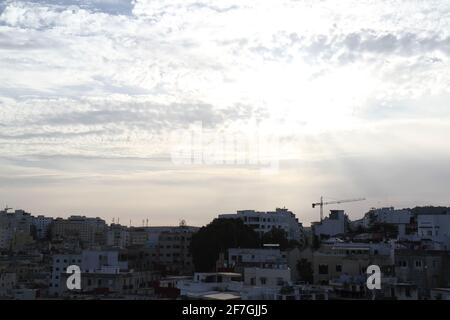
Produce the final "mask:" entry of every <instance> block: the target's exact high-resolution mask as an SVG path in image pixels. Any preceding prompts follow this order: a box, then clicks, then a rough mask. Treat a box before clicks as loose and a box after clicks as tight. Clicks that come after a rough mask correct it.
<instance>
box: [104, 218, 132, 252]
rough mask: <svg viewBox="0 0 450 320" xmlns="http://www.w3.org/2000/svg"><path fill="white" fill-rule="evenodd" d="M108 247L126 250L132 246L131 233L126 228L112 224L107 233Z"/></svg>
mask: <svg viewBox="0 0 450 320" xmlns="http://www.w3.org/2000/svg"><path fill="white" fill-rule="evenodd" d="M106 245H107V246H112V247H118V248H126V247H127V246H129V245H130V231H129V230H128V228H127V227H126V226H122V225H120V224H111V225H110V226H109V228H108V231H107V232H106Z"/></svg>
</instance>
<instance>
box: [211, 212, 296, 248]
mask: <svg viewBox="0 0 450 320" xmlns="http://www.w3.org/2000/svg"><path fill="white" fill-rule="evenodd" d="M219 219H241V220H242V221H243V222H244V224H245V225H247V226H250V227H252V228H253V229H254V230H255V231H256V232H258V233H259V234H261V235H262V234H264V233H266V232H269V231H271V230H272V229H274V228H278V229H282V230H284V231H285V232H286V236H287V238H288V239H289V240H295V241H298V242H299V243H303V241H304V235H303V226H302V224H301V223H300V222H299V221H298V219H297V218H296V217H295V215H294V213H292V212H291V211H289V210H288V209H286V208H283V209H280V208H277V209H276V210H275V211H269V212H259V211H255V210H241V211H237V213H236V214H221V215H219Z"/></svg>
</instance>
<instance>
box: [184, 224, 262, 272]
mask: <svg viewBox="0 0 450 320" xmlns="http://www.w3.org/2000/svg"><path fill="white" fill-rule="evenodd" d="M259 242H260V241H259V237H258V234H257V233H256V232H255V231H254V230H253V229H252V228H250V227H249V226H246V225H245V224H244V223H243V222H242V221H241V220H240V219H214V220H213V221H212V222H211V223H210V224H208V225H207V226H205V227H202V228H200V230H199V231H198V232H196V233H195V234H194V235H193V236H192V240H191V246H190V251H191V254H192V259H193V262H194V266H195V270H196V271H198V272H209V271H214V269H215V264H216V261H217V259H218V258H219V254H220V253H225V252H226V250H227V249H229V248H240V247H241V248H257V247H259Z"/></svg>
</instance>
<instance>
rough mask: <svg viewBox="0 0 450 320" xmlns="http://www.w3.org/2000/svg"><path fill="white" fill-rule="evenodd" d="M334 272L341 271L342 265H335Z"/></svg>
mask: <svg viewBox="0 0 450 320" xmlns="http://www.w3.org/2000/svg"><path fill="white" fill-rule="evenodd" d="M336 272H342V265H340V264H337V265H336Z"/></svg>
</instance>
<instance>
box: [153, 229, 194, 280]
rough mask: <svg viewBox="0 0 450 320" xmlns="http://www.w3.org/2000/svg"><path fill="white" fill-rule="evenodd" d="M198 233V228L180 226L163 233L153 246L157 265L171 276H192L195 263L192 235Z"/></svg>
mask: <svg viewBox="0 0 450 320" xmlns="http://www.w3.org/2000/svg"><path fill="white" fill-rule="evenodd" d="M197 231H198V228H197V227H189V226H178V227H172V228H171V229H170V230H166V231H163V232H161V233H160V234H159V236H158V242H157V244H156V245H154V246H153V248H154V251H155V264H156V265H159V266H161V267H163V270H164V271H165V272H166V273H169V274H180V275H183V274H184V275H186V274H192V272H193V271H194V263H193V261H192V255H191V253H190V250H189V248H190V244H191V239H192V235H193V234H194V233H195V232H197Z"/></svg>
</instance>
